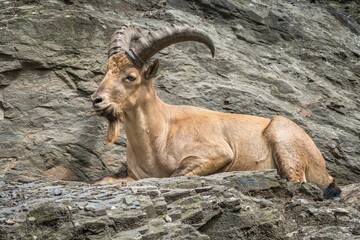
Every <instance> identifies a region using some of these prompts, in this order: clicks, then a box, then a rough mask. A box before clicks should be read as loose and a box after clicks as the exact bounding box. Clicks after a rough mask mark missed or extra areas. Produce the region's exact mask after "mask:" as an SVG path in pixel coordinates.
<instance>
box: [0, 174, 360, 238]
mask: <svg viewBox="0 0 360 240" xmlns="http://www.w3.org/2000/svg"><path fill="white" fill-rule="evenodd" d="M0 184H1V185H0V190H1V195H0V239H63V240H65V239H114V240H115V239H119V240H120V239H121V240H125V239H314V237H316V239H356V238H359V236H360V228H359V226H360V208H359V204H358V203H359V201H360V198H359V197H360V195H359V187H360V185H359V184H353V185H349V186H347V187H346V188H344V192H343V199H342V200H340V201H335V200H327V201H323V200H322V198H321V196H322V192H321V190H320V189H318V188H317V187H315V186H314V185H311V184H307V183H304V184H298V183H295V184H294V183H289V182H286V181H285V180H281V179H280V178H279V176H278V175H277V174H276V171H273V170H271V171H265V172H233V173H221V174H216V175H213V176H208V177H192V178H188V177H179V178H169V179H144V180H140V181H137V182H129V183H123V184H113V185H106V186H96V185H88V184H84V183H76V182H62V181H53V180H46V179H42V180H37V181H35V182H31V183H23V184H21V183H13V184H6V185H4V184H3V183H0Z"/></svg>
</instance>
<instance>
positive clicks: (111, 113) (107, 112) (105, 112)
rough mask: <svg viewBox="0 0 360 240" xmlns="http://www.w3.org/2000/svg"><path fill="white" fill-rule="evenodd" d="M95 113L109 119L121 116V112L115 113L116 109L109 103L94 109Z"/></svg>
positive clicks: (112, 119)
mask: <svg viewBox="0 0 360 240" xmlns="http://www.w3.org/2000/svg"><path fill="white" fill-rule="evenodd" d="M95 113H96V114H97V115H99V116H101V117H105V118H106V119H107V120H109V121H114V120H115V119H118V118H120V116H121V114H119V113H117V111H116V110H115V109H114V108H113V107H112V106H111V105H108V106H106V107H104V108H101V109H95Z"/></svg>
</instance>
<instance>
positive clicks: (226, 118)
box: [93, 54, 333, 192]
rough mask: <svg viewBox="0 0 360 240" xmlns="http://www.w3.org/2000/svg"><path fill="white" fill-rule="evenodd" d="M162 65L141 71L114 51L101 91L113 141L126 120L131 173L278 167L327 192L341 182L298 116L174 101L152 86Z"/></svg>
mask: <svg viewBox="0 0 360 240" xmlns="http://www.w3.org/2000/svg"><path fill="white" fill-rule="evenodd" d="M157 67H158V63H157V62H155V63H154V64H152V65H151V66H150V67H149V68H145V67H142V68H140V69H136V68H134V67H133V66H132V65H131V64H130V63H129V61H128V60H127V58H126V56H125V55H124V54H117V55H114V56H113V57H111V58H110V59H109V63H108V71H107V74H106V76H105V77H104V80H103V81H102V83H101V84H100V86H99V89H98V91H97V92H96V93H95V94H94V96H93V99H95V98H96V97H99V96H100V97H102V98H103V102H101V104H99V105H98V106H97V107H96V111H97V112H98V113H99V114H100V115H103V116H105V117H107V118H108V119H109V121H110V124H109V130H108V135H107V140H108V142H110V143H112V142H114V141H115V140H116V138H117V137H118V134H119V130H120V120H119V116H122V117H123V122H124V126H125V131H126V135H127V138H128V144H127V164H128V169H129V176H130V177H132V178H134V179H141V178H147V177H169V176H180V175H181V176H191V175H209V174H213V173H217V172H224V171H238V170H241V171H245V170H262V169H271V168H276V169H277V170H278V172H279V173H280V175H281V176H282V177H283V178H286V179H288V180H289V181H294V182H305V181H309V182H312V183H315V184H317V185H318V186H319V187H321V188H322V189H325V188H326V187H328V186H329V184H331V183H332V182H333V178H332V177H331V176H330V175H329V174H328V173H327V171H326V166H325V161H324V158H323V157H322V155H321V153H320V151H319V150H318V148H317V147H316V146H315V144H314V142H313V141H312V139H311V138H310V137H309V136H308V135H307V134H306V133H305V131H304V130H302V129H301V128H300V127H299V126H298V125H296V124H295V123H294V122H292V121H291V120H289V119H287V118H285V117H280V116H276V117H273V118H272V119H267V118H262V117H257V116H250V115H241V114H228V113H220V112H214V111H210V110H206V109H202V108H196V107H191V106H174V105H168V104H166V103H164V102H162V101H161V100H160V99H159V98H158V96H157V94H156V91H155V88H154V87H153V84H152V78H153V76H154V75H155V73H156V70H157ZM129 79H130V80H129ZM111 120H112V121H111ZM328 192H331V191H328Z"/></svg>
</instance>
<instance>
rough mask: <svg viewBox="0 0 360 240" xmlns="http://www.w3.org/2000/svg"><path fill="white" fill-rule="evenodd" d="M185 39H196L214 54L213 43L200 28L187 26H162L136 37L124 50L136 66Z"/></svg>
mask: <svg viewBox="0 0 360 240" xmlns="http://www.w3.org/2000/svg"><path fill="white" fill-rule="evenodd" d="M185 41H196V42H200V43H203V44H205V45H206V46H207V47H208V48H209V49H210V51H211V54H212V56H213V57H214V54H215V47H214V43H213V41H212V40H211V38H210V37H209V36H208V34H207V33H205V32H204V31H202V30H199V29H196V28H192V27H188V26H172V27H164V28H161V29H159V30H157V31H155V32H150V33H149V35H148V36H146V37H141V38H139V39H138V41H137V42H136V44H135V45H134V47H133V48H132V49H130V50H129V51H127V52H126V54H127V55H128V57H129V58H130V60H131V61H132V62H133V63H134V65H135V66H136V67H141V66H143V65H144V64H145V63H146V62H147V61H148V60H149V59H150V58H151V57H152V56H153V55H155V53H157V52H159V51H160V50H162V49H164V48H166V47H168V46H170V45H171V44H174V43H178V42H185Z"/></svg>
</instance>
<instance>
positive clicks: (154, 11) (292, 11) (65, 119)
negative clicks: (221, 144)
mask: <svg viewBox="0 0 360 240" xmlns="http://www.w3.org/2000/svg"><path fill="white" fill-rule="evenodd" d="M334 2H337V1H326V2H325V1H313V0H310V1H305V0H300V1H289V0H269V1H265V0H256V1H255V0H243V1H240V0H206V1H205V0H197V1H192V0H167V1H166V0H140V1H138V0H121V1H117V0H109V1H86V0H18V1H10V0H9V1H8V0H4V1H0V239H14V238H15V239H157V238H158V239H162V238H163V239H209V238H211V239H249V238H252V239H314V238H315V239H316V238H320V239H358V238H359V236H360V228H359V225H360V224H359V221H360V220H359V211H360V209H359V198H360V195H359V190H360V186H359V183H358V182H360V162H359V159H360V148H359V146H360V140H359V137H360V135H359V133H360V111H359V110H360V98H359V95H360V87H359V84H360V70H359V69H360V67H359V58H360V50H359V49H360V41H359V40H360V38H359V32H360V30H359V29H360V28H359V25H358V23H357V22H356V20H358V10H357V9H359V7H358V3H357V2H356V1H352V2H350V1H340V2H346V3H345V5H342V6H340V7H339V5H338V4H334ZM343 6H344V7H343ZM347 6H351V7H354V8H351V9H349V8H347ZM347 12H349V13H350V14H352V15H353V16H355V17H354V18H352V17H351V16H348V15H347ZM354 19H355V20H354ZM124 23H125V24H130V23H131V24H135V25H137V26H138V27H139V28H141V29H142V31H143V32H147V31H151V30H155V29H158V28H160V27H162V26H165V25H170V24H187V25H191V26H196V27H198V28H201V29H203V30H205V31H207V32H208V33H209V34H210V35H211V36H212V38H213V40H214V42H215V46H216V54H215V58H211V57H210V54H209V52H208V49H206V48H205V47H203V46H202V45H200V44H195V43H194V44H189V43H186V44H177V45H175V46H171V47H169V48H167V49H165V50H163V51H161V52H160V53H159V54H158V55H157V56H155V57H157V58H159V59H160V64H161V66H160V71H159V72H160V74H159V76H158V78H157V79H156V81H155V84H156V87H157V89H158V94H159V95H160V97H161V98H162V99H163V100H164V101H165V102H167V103H171V104H190V105H195V106H200V107H206V108H209V109H213V110H218V111H224V112H232V113H245V114H256V115H260V116H264V117H271V116H273V115H285V116H287V117H289V118H291V119H293V120H294V121H295V122H297V123H298V124H299V125H301V126H302V127H303V128H304V129H305V130H306V131H307V132H308V133H309V135H310V136H311V137H312V138H313V139H314V141H315V142H316V144H317V146H318V147H319V148H320V150H321V151H322V153H323V154H324V157H325V158H326V161H327V167H328V169H329V171H330V173H331V174H332V175H333V176H334V177H336V179H337V181H338V182H339V183H340V184H341V185H342V189H343V197H342V199H341V200H340V201H323V200H322V197H321V196H322V193H321V191H320V190H319V189H318V188H316V187H314V186H312V185H311V184H302V185H299V184H291V183H288V182H286V181H284V180H281V179H279V177H278V176H277V175H276V173H275V172H273V171H265V172H256V173H223V174H218V175H214V176H208V177H194V178H185V177H182V178H172V179H144V180H141V181H138V182H131V183H128V184H125V183H123V184H114V185H108V186H95V185H89V184H86V183H81V182H75V181H73V182H68V181H60V180H76V181H83V182H85V181H87V182H90V181H93V180H96V179H99V178H101V177H103V176H106V175H112V176H113V175H115V176H125V175H126V169H127V167H126V161H125V148H126V136H125V134H124V133H123V132H124V131H122V134H121V137H120V138H119V140H118V141H117V142H116V143H115V144H114V145H111V146H108V145H106V144H105V131H106V124H107V123H106V121H105V120H104V119H103V118H100V117H98V116H95V115H94V113H93V111H92V108H91V102H90V95H91V94H92V93H93V92H94V91H95V90H96V88H97V86H98V84H99V82H100V81H101V79H102V77H103V75H104V73H105V70H106V60H107V59H106V48H107V44H108V42H109V39H110V36H111V34H112V33H113V31H114V29H116V28H117V27H118V26H119V25H120V24H124ZM45 177H50V178H52V179H53V180H51V179H49V178H45ZM54 179H59V180H54ZM345 184H348V185H346V186H344V185H345Z"/></svg>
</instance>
